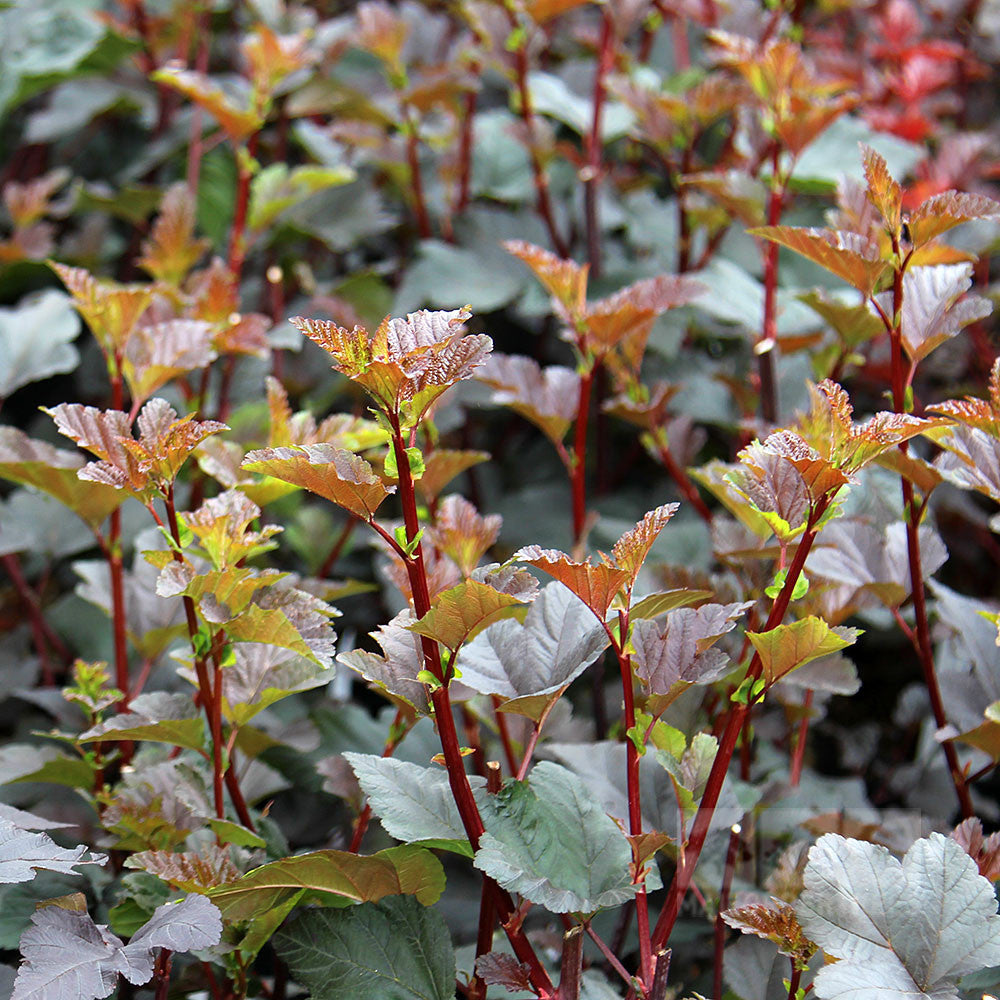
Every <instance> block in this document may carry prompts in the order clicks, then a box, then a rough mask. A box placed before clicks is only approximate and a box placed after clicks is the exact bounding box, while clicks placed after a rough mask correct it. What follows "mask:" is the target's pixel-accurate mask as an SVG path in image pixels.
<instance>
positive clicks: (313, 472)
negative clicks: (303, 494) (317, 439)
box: [242, 444, 395, 521]
mask: <svg viewBox="0 0 1000 1000" xmlns="http://www.w3.org/2000/svg"><path fill="white" fill-rule="evenodd" d="M242 467H243V468H244V469H249V470H250V471H251V472H259V473H262V474H263V475H266V476H274V478H275V479H281V480H283V481H284V482H286V483H292V484H293V485H295V486H301V487H302V488H303V489H307V490H309V491H310V492H311V493H315V494H317V495H318V496H321V497H325V498H326V499H327V500H330V501H332V502H333V503H335V504H338V505H339V506H341V507H343V508H344V509H345V510H348V511H350V512H351V513H352V514H354V515H355V517H360V518H362V519H363V520H365V521H367V520H368V519H369V518H371V517H373V516H374V514H375V511H376V510H378V507H379V504H380V503H382V501H383V500H384V499H385V498H386V497H387V496H388V495H389V494H390V493H393V492H395V487H388V488H387V487H386V486H384V485H383V483H382V480H381V479H379V477H378V476H376V475H375V471H374V470H373V469H372V467H371V466H370V465H369V464H368V463H367V462H366V461H365V460H364V459H363V458H361V457H360V456H358V455H354V454H352V453H351V452H349V451H346V450H345V449H343V448H334V447H333V446H332V445H328V444H311V445H301V446H300V447H297V448H263V449H260V450H258V451H251V452H250V453H249V454H248V455H247V457H246V458H245V459H244V460H243V466H242Z"/></svg>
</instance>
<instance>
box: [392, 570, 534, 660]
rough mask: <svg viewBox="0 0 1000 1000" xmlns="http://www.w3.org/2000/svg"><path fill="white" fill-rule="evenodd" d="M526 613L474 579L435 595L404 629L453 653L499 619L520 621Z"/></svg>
mask: <svg viewBox="0 0 1000 1000" xmlns="http://www.w3.org/2000/svg"><path fill="white" fill-rule="evenodd" d="M527 610H528V609H527V607H526V606H525V604H524V603H523V602H522V601H521V600H520V599H519V598H517V597H514V596H512V595H511V594H503V593H501V592H500V591H499V590H495V589H494V588H493V587H490V586H489V585H488V584H485V583H480V582H479V581H478V580H464V581H463V582H462V583H460V584H458V586H455V587H452V588H451V589H450V590H445V591H443V592H442V593H440V594H437V595H436V596H435V597H434V603H433V606H432V607H431V609H430V611H428V612H427V614H426V615H424V616H423V618H421V619H420V620H419V621H416V622H414V623H413V624H412V625H409V626H407V627H408V628H409V630H410V631H411V632H416V633H418V634H419V635H425V636H427V637H428V638H429V639H434V640H435V641H437V642H440V643H442V644H443V645H445V646H447V647H448V649H450V650H452V651H454V650H456V649H458V648H459V647H461V646H462V645H463V644H464V643H466V642H468V641H469V640H470V639H472V638H473V637H474V636H476V635H478V634H479V633H480V632H482V630H483V629H484V628H486V627H487V626H489V625H492V624H493V623H494V622H498V621H500V620H501V619H503V618H518V617H519V618H521V619H523V618H524V615H525V613H526V612H527Z"/></svg>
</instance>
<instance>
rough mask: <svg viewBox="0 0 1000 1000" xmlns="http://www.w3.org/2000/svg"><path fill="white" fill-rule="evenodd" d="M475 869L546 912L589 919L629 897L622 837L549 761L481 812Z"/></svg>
mask: <svg viewBox="0 0 1000 1000" xmlns="http://www.w3.org/2000/svg"><path fill="white" fill-rule="evenodd" d="M481 808H482V812H483V822H484V823H485V825H486V833H485V834H483V836H482V838H481V840H480V848H479V850H478V851H477V852H476V856H475V861H474V863H475V866H476V867H477V868H478V869H480V871H483V872H485V873H486V874H487V875H489V876H490V877H491V878H493V879H495V880H496V881H497V882H498V883H499V884H500V885H502V886H503V887H504V888H505V889H507V890H509V891H510V892H517V893H519V894H520V895H522V896H524V897H525V898H526V899H530V900H531V901H532V902H533V903H537V904H538V905H540V906H544V907H545V908H546V909H547V910H550V911H551V912H553V913H570V912H574V913H593V912H594V911H596V910H599V909H603V908H605V907H609V906H617V905H619V904H620V903H624V902H625V901H626V900H629V899H631V898H632V897H633V896H634V895H635V889H636V887H635V884H634V883H633V882H632V876H631V874H630V871H629V865H630V864H631V861H632V848H631V846H630V845H629V842H628V838H627V837H626V836H625V834H624V833H623V832H622V830H621V829H620V828H619V827H618V826H617V825H616V824H615V822H614V820H612V819H611V818H610V817H609V816H608V815H607V814H606V813H605V812H604V810H603V809H602V808H601V806H600V805H599V804H598V803H596V802H595V801H594V799H593V797H592V796H591V795H590V794H589V792H588V791H587V789H586V788H585V787H584V785H583V784H582V782H581V781H580V779H579V778H577V777H576V776H575V775H574V774H573V773H572V772H571V771H568V770H566V768H564V767H560V766H559V765H558V764H553V763H550V762H549V761H541V762H539V763H538V764H536V765H535V766H534V767H533V768H532V770H531V772H530V774H529V775H528V780H527V781H509V782H507V783H506V784H505V785H504V787H503V789H502V790H501V791H500V792H499V793H497V794H496V795H495V796H490V797H489V799H488V801H487V802H486V803H485V806H481Z"/></svg>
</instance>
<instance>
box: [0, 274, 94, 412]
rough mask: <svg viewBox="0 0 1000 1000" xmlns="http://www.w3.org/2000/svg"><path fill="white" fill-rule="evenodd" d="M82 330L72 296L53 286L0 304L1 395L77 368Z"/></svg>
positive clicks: (2, 397)
mask: <svg viewBox="0 0 1000 1000" xmlns="http://www.w3.org/2000/svg"><path fill="white" fill-rule="evenodd" d="M79 332H80V319H79V317H78V316H77V315H76V313H75V312H74V310H73V307H72V305H71V304H70V300H69V299H68V298H67V297H66V295H64V294H63V293H62V292H59V291H56V290H55V289H53V288H50V289H46V290H45V291H42V292H38V293H37V294H35V295H32V296H29V297H28V298H25V299H22V300H21V302H19V303H18V304H17V305H16V306H14V307H13V308H9V309H7V308H0V399H5V398H6V397H7V396H10V395H11V393H13V392H14V391H15V390H17V389H19V388H21V386H23V385H27V384H28V383H29V382H38V381H39V380H41V379H44V378H49V377H50V376H51V375H57V374H59V373H60V372H70V371H72V370H73V369H74V368H76V366H77V364H78V362H79V360H80V355H79V353H78V352H77V349H76V348H75V347H74V346H73V340H75V339H76V336H77V334H78V333H79Z"/></svg>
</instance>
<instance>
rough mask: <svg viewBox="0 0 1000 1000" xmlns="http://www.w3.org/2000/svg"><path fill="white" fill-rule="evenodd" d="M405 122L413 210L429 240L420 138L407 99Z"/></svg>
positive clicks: (404, 108) (423, 235) (429, 226)
mask: <svg viewBox="0 0 1000 1000" xmlns="http://www.w3.org/2000/svg"><path fill="white" fill-rule="evenodd" d="M403 124H404V126H405V128H406V164H407V166H408V167H409V168H410V191H411V193H412V195H413V212H414V214H415V215H416V217H417V232H418V233H419V234H420V238H421V239H422V240H427V239H430V237H431V219H430V216H429V215H428V213H427V199H426V197H425V196H424V179H423V173H422V172H421V169H420V139H419V137H418V136H417V127H416V125H415V124H414V121H413V115H412V113H411V111H410V107H409V105H408V104H406V102H405V101H404V102H403Z"/></svg>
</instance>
